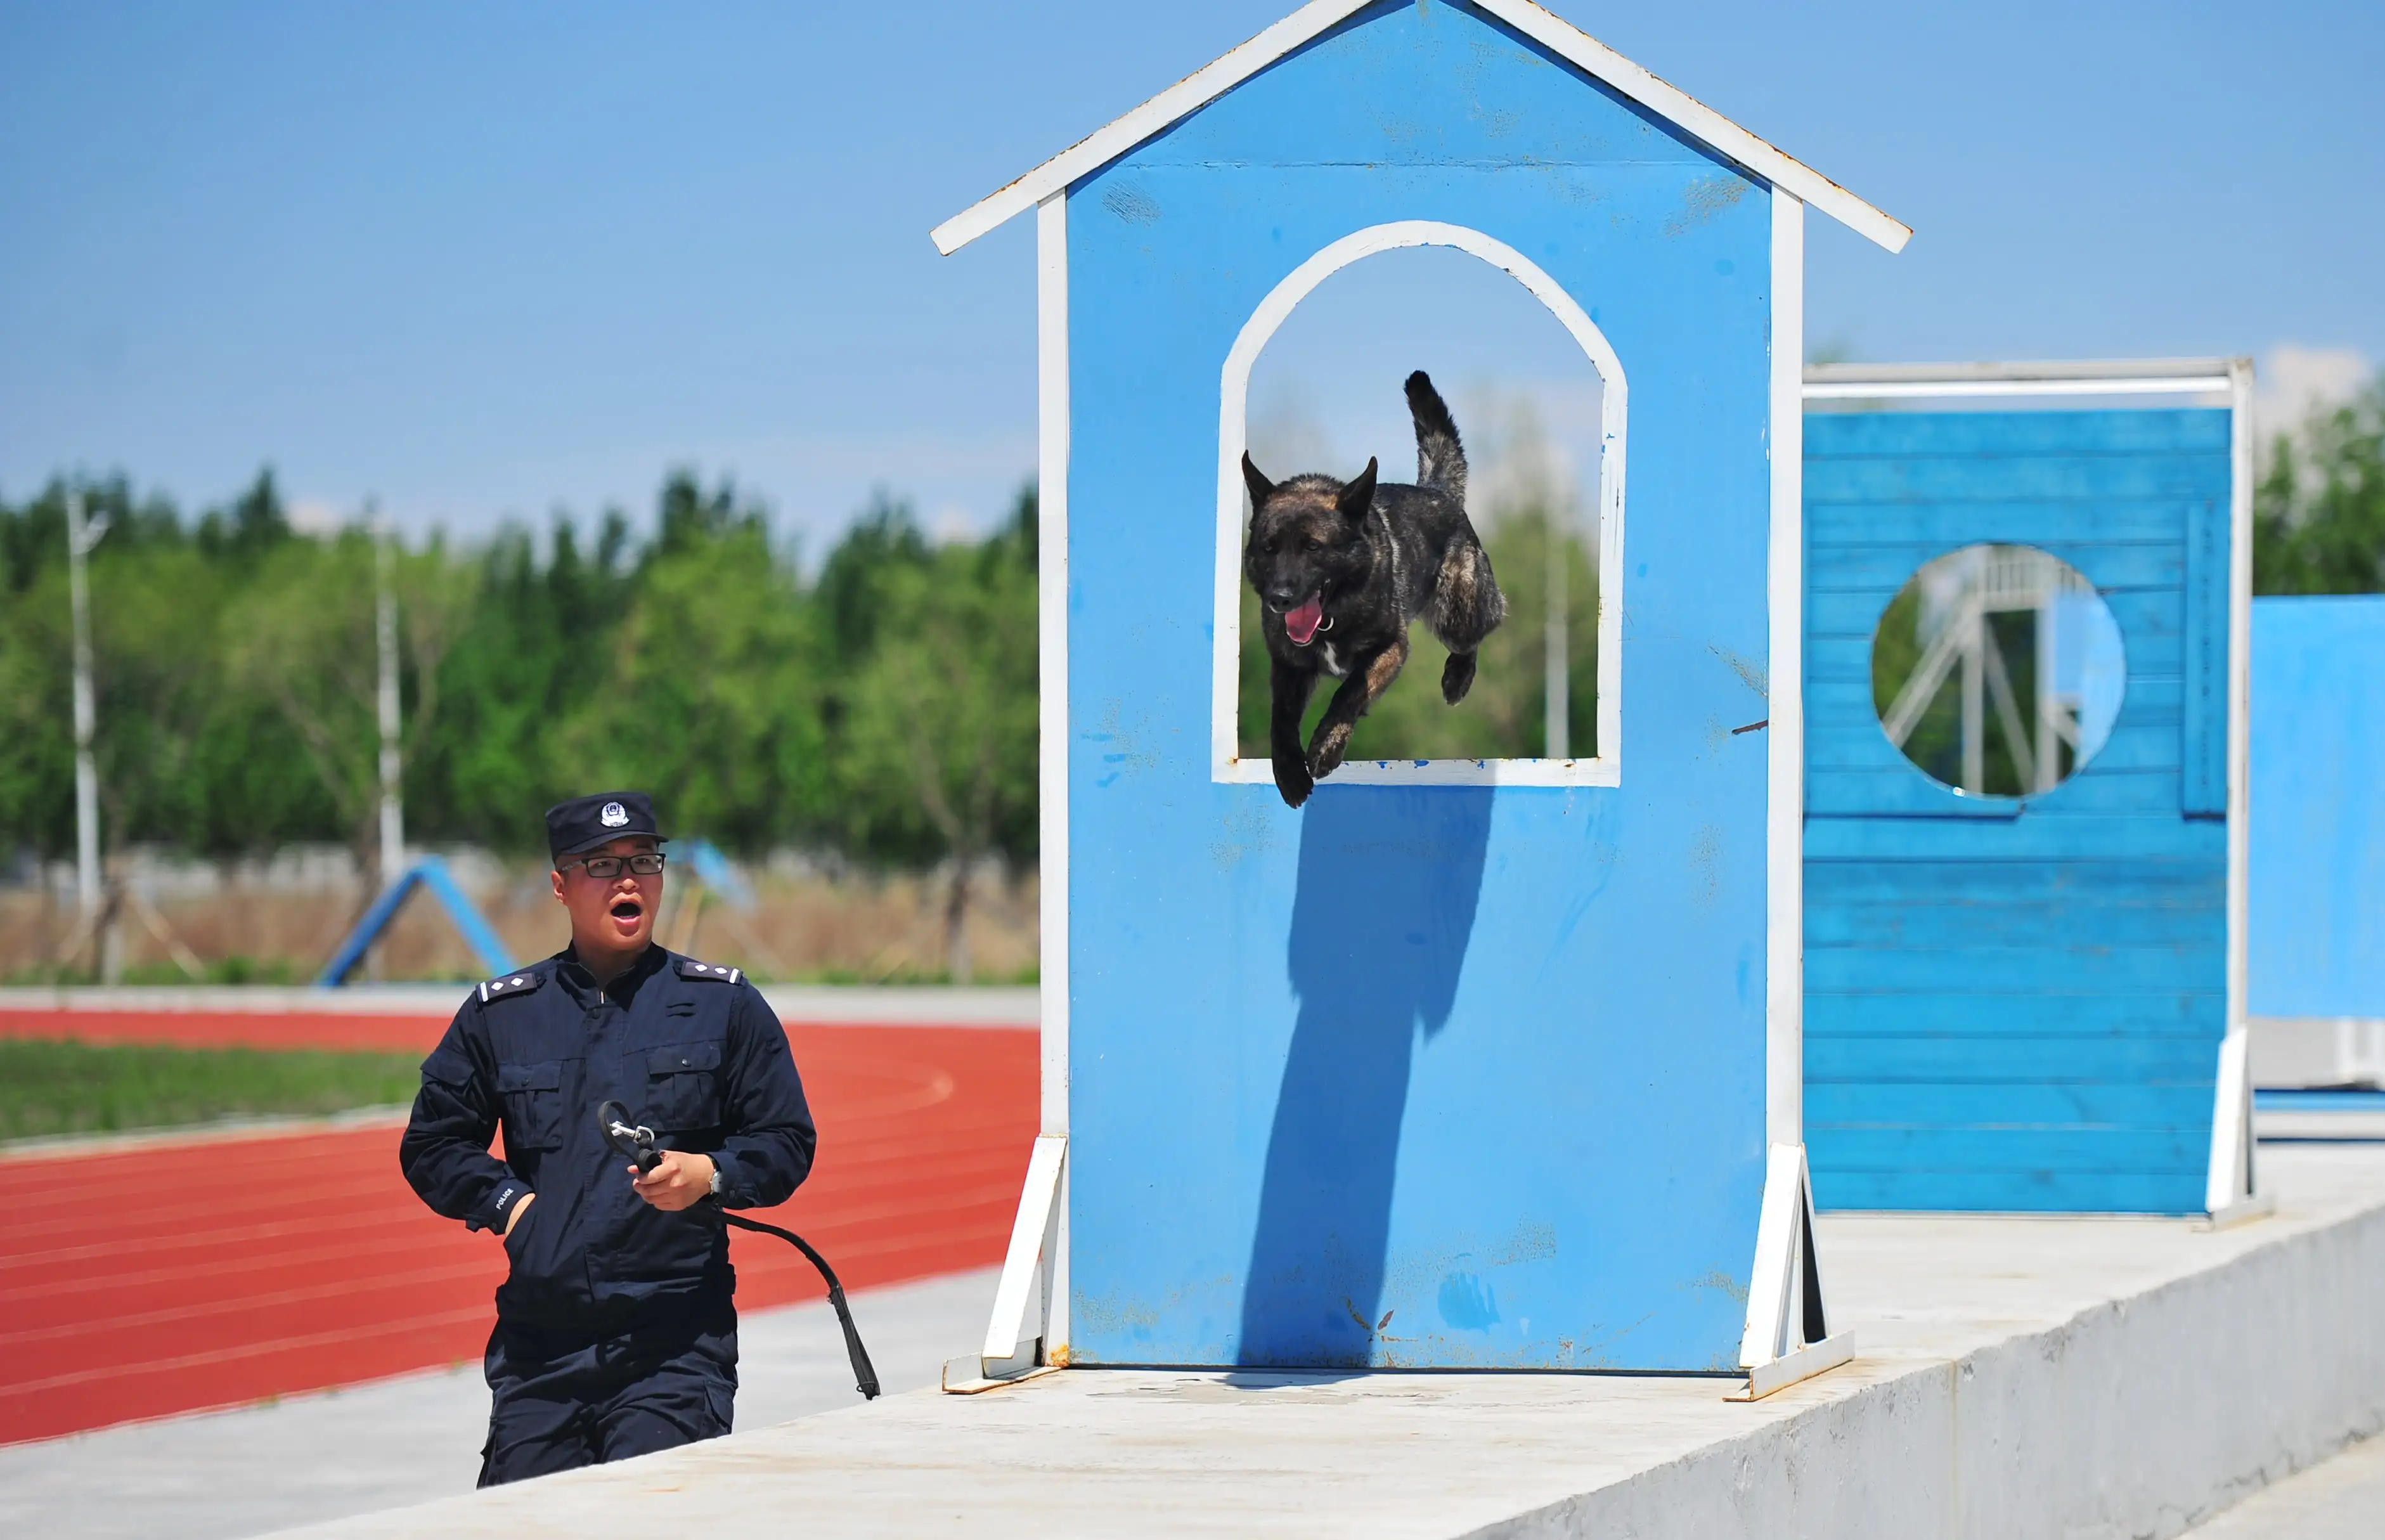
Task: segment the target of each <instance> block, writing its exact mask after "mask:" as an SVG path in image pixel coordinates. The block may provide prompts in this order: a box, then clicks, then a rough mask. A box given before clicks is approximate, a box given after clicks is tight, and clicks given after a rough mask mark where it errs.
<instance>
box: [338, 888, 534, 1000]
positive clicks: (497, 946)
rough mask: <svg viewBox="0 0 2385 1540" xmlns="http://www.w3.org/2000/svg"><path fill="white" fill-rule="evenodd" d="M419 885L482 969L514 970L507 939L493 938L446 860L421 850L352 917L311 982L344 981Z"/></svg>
mask: <svg viewBox="0 0 2385 1540" xmlns="http://www.w3.org/2000/svg"><path fill="white" fill-rule="evenodd" d="M417 888H422V889H425V890H427V891H428V892H429V893H430V894H431V896H432V897H434V898H436V899H438V900H439V907H440V908H442V909H444V910H445V911H446V913H447V918H448V919H449V920H451V921H453V922H454V924H455V926H456V932H457V933H459V934H460V935H462V936H463V938H464V943H465V945H468V946H469V947H471V948H472V952H473V954H474V955H475V956H476V957H478V958H480V959H481V971H482V972H484V973H487V974H489V975H490V976H491V977H494V976H495V975H497V974H499V973H506V972H511V971H512V970H513V967H514V957H513V954H512V953H511V952H508V951H506V944H505V943H504V942H503V941H500V940H499V939H498V938H497V933H496V931H495V930H494V929H493V927H492V926H491V925H490V924H489V922H488V920H485V919H483V918H482V917H481V911H480V910H479V909H477V908H474V907H473V905H472V901H471V899H469V898H468V897H466V896H465V895H464V890H463V889H462V888H460V887H457V886H456V879H455V878H454V876H452V875H451V874H450V873H449V872H448V870H447V863H446V862H445V861H443V860H441V859H440V858H438V857H436V856H425V857H423V858H421V859H420V860H418V861H417V862H415V863H414V864H413V865H412V866H410V867H407V868H406V872H405V874H404V875H403V876H401V877H399V878H398V880H397V881H396V882H394V883H390V884H389V886H387V887H385V888H383V889H382V890H381V896H380V897H379V898H376V899H374V900H373V903H372V908H368V909H367V910H366V911H365V914H364V918H363V919H361V920H357V921H356V929H355V930H353V931H350V932H349V933H348V936H347V939H346V940H344V941H343V942H341V943H340V945H339V948H338V949H337V950H336V951H334V952H333V953H332V954H331V961H330V962H328V963H326V964H324V965H323V972H322V976H321V977H319V978H318V979H317V980H316V981H315V982H316V983H318V984H319V985H321V986H323V987H324V988H327V989H328V988H331V987H333V986H336V985H339V984H343V983H347V982H348V975H349V974H351V973H353V972H355V971H356V965H357V964H358V963H360V962H362V961H364V958H365V953H366V952H367V951H368V950H370V949H371V946H372V944H373V943H374V942H375V941H377V940H379V939H380V937H381V932H383V931H385V930H387V929H388V928H389V924H390V921H391V920H395V919H396V918H397V911H398V910H400V909H402V908H405V907H406V900H407V899H408V898H410V897H412V896H413V895H414V890H415V889H417Z"/></svg>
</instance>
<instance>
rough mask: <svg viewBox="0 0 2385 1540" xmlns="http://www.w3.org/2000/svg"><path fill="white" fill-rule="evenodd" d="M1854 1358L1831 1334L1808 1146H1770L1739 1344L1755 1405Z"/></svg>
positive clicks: (1739, 1397)
mask: <svg viewBox="0 0 2385 1540" xmlns="http://www.w3.org/2000/svg"><path fill="white" fill-rule="evenodd" d="M1853 1357H1854V1338H1853V1336H1852V1334H1851V1333H1847V1332H1844V1331H1842V1332H1840V1333H1837V1334H1835V1335H1833V1334H1832V1333H1831V1332H1830V1329H1829V1312H1828V1311H1827V1310H1826V1309H1825V1308H1824V1302H1823V1295H1822V1268H1821V1261H1820V1258H1818V1257H1817V1255H1816V1251H1815V1246H1814V1194H1813V1181H1812V1177H1811V1175H1810V1173H1808V1171H1806V1168H1805V1146H1803V1145H1774V1146H1772V1147H1771V1153H1770V1155H1769V1157H1768V1158H1767V1160H1766V1162H1765V1170H1764V1207H1763V1209H1762V1211H1761V1213H1760V1215H1759V1216H1758V1218H1757V1221H1756V1226H1755V1271H1754V1276H1753V1277H1752V1278H1751V1279H1750V1280H1749V1281H1748V1290H1747V1330H1746V1333H1745V1334H1744V1335H1742V1337H1741V1338H1740V1344H1739V1362H1740V1367H1742V1369H1745V1370H1746V1371H1747V1372H1748V1383H1747V1387H1746V1388H1745V1390H1743V1391H1742V1392H1739V1393H1736V1394H1734V1395H1732V1396H1729V1397H1728V1399H1730V1400H1734V1401H1752V1400H1756V1399H1760V1398H1761V1397H1763V1396H1769V1395H1771V1394H1772V1393H1773V1392H1774V1391H1776V1390H1779V1389H1780V1388H1781V1387H1782V1386H1784V1385H1791V1384H1794V1383H1797V1382H1798V1381H1800V1380H1804V1379H1809V1378H1811V1377H1812V1376H1814V1375H1816V1374H1819V1373H1820V1372H1822V1371H1824V1370H1826V1369H1835V1368H1837V1367H1838V1366H1839V1365H1840V1364H1842V1363H1844V1362H1846V1361H1847V1360H1848V1359H1849V1358H1853Z"/></svg>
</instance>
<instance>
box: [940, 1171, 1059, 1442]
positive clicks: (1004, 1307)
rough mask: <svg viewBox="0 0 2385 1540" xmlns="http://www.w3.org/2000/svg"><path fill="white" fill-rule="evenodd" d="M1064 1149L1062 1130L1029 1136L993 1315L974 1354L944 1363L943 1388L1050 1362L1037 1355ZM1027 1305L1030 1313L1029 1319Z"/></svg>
mask: <svg viewBox="0 0 2385 1540" xmlns="http://www.w3.org/2000/svg"><path fill="white" fill-rule="evenodd" d="M1067 1158H1068V1138H1067V1136H1066V1135H1064V1134H1045V1135H1043V1136H1042V1137H1040V1138H1038V1139H1037V1140H1036V1141H1035V1151H1034V1153H1033V1154H1032V1155H1031V1156H1030V1157H1029V1158H1028V1161H1027V1183H1026V1186H1025V1189H1024V1190H1023V1191H1022V1192H1021V1193H1020V1194H1019V1196H1018V1218H1017V1219H1015V1220H1013V1221H1011V1226H1010V1251H1009V1254H1008V1255H1007V1256H1006V1257H1005V1258H1004V1260H1003V1264H1002V1279H1001V1282H999V1283H996V1284H995V1285H994V1291H993V1318H992V1319H991V1320H989V1321H987V1322H986V1328H985V1341H984V1343H983V1345H982V1346H980V1348H979V1350H978V1351H977V1352H976V1353H975V1354H973V1355H970V1356H968V1357H966V1358H954V1359H951V1360H950V1361H948V1362H947V1363H946V1364H945V1365H944V1376H943V1383H944V1388H945V1389H946V1390H947V1391H950V1392H952V1393H953V1394H955V1395H957V1396H971V1395H975V1394H977V1393H978V1392H980V1391H983V1390H990V1389H992V1388H993V1386H994V1385H997V1384H1004V1383H1010V1382H1012V1381H1015V1380H1020V1379H1024V1378H1026V1377H1027V1376H1029V1375H1030V1374H1032V1373H1035V1372H1038V1371H1041V1370H1043V1369H1044V1368H1047V1367H1056V1366H1048V1365H1045V1364H1044V1363H1043V1361H1042V1360H1043V1339H1044V1324H1045V1322H1046V1321H1048V1320H1049V1319H1050V1316H1051V1308H1052V1300H1051V1288H1052V1260H1053V1256H1054V1253H1055V1251H1056V1249H1057V1246H1056V1242H1057V1239H1058V1236H1057V1227H1058V1224H1059V1218H1060V1207H1059V1198H1060V1171H1061V1167H1062V1166H1063V1164H1064V1163H1065V1162H1066V1160H1067ZM1030 1306H1031V1307H1032V1308H1033V1309H1034V1313H1035V1319H1034V1320H1033V1321H1031V1322H1030V1321H1029V1319H1028V1311H1029V1308H1030Z"/></svg>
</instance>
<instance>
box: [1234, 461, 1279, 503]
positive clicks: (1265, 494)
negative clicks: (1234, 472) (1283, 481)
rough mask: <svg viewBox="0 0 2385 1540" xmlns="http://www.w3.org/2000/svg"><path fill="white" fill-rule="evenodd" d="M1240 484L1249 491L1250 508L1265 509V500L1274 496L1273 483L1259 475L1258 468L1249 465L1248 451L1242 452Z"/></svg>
mask: <svg viewBox="0 0 2385 1540" xmlns="http://www.w3.org/2000/svg"><path fill="white" fill-rule="evenodd" d="M1242 484H1243V485H1244V486H1246V487H1248V488H1250V489H1251V507H1254V508H1263V507H1267V499H1268V498H1270V497H1272V496H1274V495H1275V483H1274V482H1270V481H1268V480H1267V478H1266V477H1265V476H1262V475H1260V474H1259V468H1258V467H1257V466H1255V465H1253V464H1252V463H1251V457H1250V451H1248V450H1244V451H1243V452H1242Z"/></svg>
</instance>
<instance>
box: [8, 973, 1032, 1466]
mask: <svg viewBox="0 0 2385 1540" xmlns="http://www.w3.org/2000/svg"><path fill="white" fill-rule="evenodd" d="M35 1022H38V1023H39V1025H40V1027H41V1028H42V1029H44V1030H41V1031H39V1032H38V1033H36V1032H34V1031H31V1030H29V1029H30V1028H31V1027H32V1026H33V1025H34V1023H35ZM301 1023H307V1024H311V1026H312V1027H313V1029H314V1032H313V1035H312V1036H311V1037H307V1036H304V1035H301V1034H300V1033H301V1027H300V1024H301ZM443 1027H444V1023H443V1022H441V1021H437V1020H428V1019H425V1018H420V1017H414V1018H406V1017H393V1018H361V1017H320V1016H318V1017H298V1016H200V1015H196V1014H193V1015H181V1016H166V1015H157V1016H145V1017H142V1018H138V1019H137V1020H134V1019H127V1018H125V1017H120V1016H119V1017H110V1016H100V1015H97V1014H96V1013H94V1014H81V1013H77V1014H71V1015H69V1014H61V1013H54V1012H38V1013H33V1012H11V1013H8V1014H7V1015H6V1017H0V1035H6V1036H19V1037H21V1036H31V1035H40V1036H44V1037H58V1036H69V1035H71V1036H74V1037H78V1038H82V1039H85V1040H88V1041H108V1042H136V1041H145V1042H159V1041H164V1042H171V1043H176V1044H181V1045H188V1046H199V1045H233V1044H247V1045H256V1046H276V1047H284V1046H286V1047H296V1046H306V1045H319V1046H330V1045H338V1046H341V1047H347V1048H368V1047H369V1048H392V1049H396V1048H407V1049H413V1048H422V1049H427V1048H428V1047H429V1045H431V1042H433V1041H435V1040H436V1038H437V1036H438V1034H439V1033H440V1032H441V1031H442V1030H443ZM788 1035H789V1037H790V1038H791V1039H792V1040H793V1045H794V1051H795V1059H796V1062H797V1063H798V1064H800V1065H801V1066H802V1067H803V1071H804V1082H805V1088H806V1089H807V1090H808V1091H809V1093H810V1095H811V1100H812V1106H813V1110H814V1114H815V1116H816V1117H817V1118H818V1121H819V1127H820V1153H819V1166H818V1171H816V1172H815V1173H814V1175H813V1176H812V1178H811V1179H810V1180H809V1181H808V1182H806V1183H805V1184H804V1186H803V1188H802V1189H801V1190H800V1191H798V1192H797V1193H796V1195H795V1196H794V1197H793V1199H792V1200H790V1201H789V1202H788V1203H787V1204H785V1205H784V1206H783V1207H781V1208H776V1209H769V1210H763V1211H761V1213H760V1214H759V1216H758V1217H763V1218H768V1219H770V1220H772V1221H777V1222H779V1223H781V1224H784V1225H786V1226H788V1227H789V1228H792V1229H794V1230H797V1231H800V1232H801V1233H803V1235H804V1236H805V1238H806V1239H808V1240H810V1241H811V1242H812V1243H813V1244H814V1245H816V1246H818V1247H819V1248H820V1249H821V1250H822V1251H823V1252H825V1253H827V1255H828V1258H829V1259H830V1261H832V1262H834V1263H835V1264H836V1268H837V1272H838V1274H839V1275H840V1276H841V1277H842V1278H843V1281H844V1283H845V1284H846V1286H847V1287H849V1288H851V1287H867V1286H869V1285H871V1284H880V1283H898V1282H901V1281H902V1280H905V1279H909V1278H919V1277H925V1276H929V1275H931V1274H935V1273H940V1272H949V1271H955V1270H958V1269H963V1268H974V1267H985V1266H990V1265H993V1264H994V1263H997V1262H999V1261H1000V1260H1001V1259H1002V1255H1003V1250H1004V1248H1005V1246H1006V1245H1007V1244H1008V1241H1009V1236H1010V1223H1011V1216H1012V1210H1013V1209H1014V1208H1016V1207H1017V1205H1018V1189H1019V1184H1020V1183H1021V1181H1022V1180H1023V1178H1024V1176H1025V1173H1026V1168H1027V1157H1028V1153H1029V1150H1030V1146H1031V1145H1032V1143H1033V1141H1034V1137H1035V1128H1036V1039H1035V1034H1034V1033H1032V1032H1022V1031H1017V1030H1001V1029H984V1028H957V1027H882V1026H872V1027H818V1026H795V1027H790V1028H789V1029H788ZM397 1136H398V1130H397V1128H396V1126H395V1125H388V1126H380V1127H371V1128H360V1129H342V1130H338V1131H334V1132H321V1131H313V1132H305V1133H281V1134H272V1133H260V1134H258V1135H256V1136H250V1137H241V1138H216V1139H209V1140H205V1141H194V1142H189V1143H177V1144H170V1145H152V1146H144V1147H139V1148H130V1149H119V1150H109V1151H103V1152H97V1153H90V1152H83V1151H77V1152H75V1153H74V1154H73V1155H72V1156H71V1161H72V1165H71V1169H70V1170H62V1169H61V1167H60V1164H59V1162H58V1160H57V1159H56V1158H48V1157H44V1156H39V1155H19V1156H17V1157H14V1158H8V1159H5V1160H0V1213H5V1214H6V1215H7V1216H8V1219H7V1223H6V1227H5V1229H0V1443H15V1442H19V1441H22V1440H25V1439H32V1438H46V1437H52V1436H55V1435H56V1434H67V1433H73V1432H77V1431H80V1430H81V1429H85V1428H95V1427H101V1426H105V1425H106V1424H108V1423H112V1422H122V1421H131V1420H134V1419H138V1418H145V1417H158V1416H164V1415H167V1414H169V1413H174V1412H181V1411H192V1410H196V1409H201V1408H206V1407H220V1406H228V1405H236V1404H239V1403H242V1402H246V1401H252V1400H256V1399H258V1398H260V1397H265V1396H279V1395H288V1394H291V1393H293V1392H298V1391H305V1390H315V1389H320V1388H322V1387H325V1386H329V1385H337V1384H347V1383H354V1382H356V1381H359V1380H367V1379H373V1378H376V1377H379V1376H381V1375H385V1374H394V1373H400V1372H403V1371H406V1370H412V1369H424V1368H430V1367H433V1366H437V1365H442V1364H448V1363H454V1362H457V1361H469V1360H473V1359H477V1358H479V1357H480V1356H481V1348H482V1347H483V1346H485V1345H486V1343H487V1340H488V1334H489V1327H490V1325H491V1323H492V1322H493V1321H494V1319H495V1316H494V1311H493V1307H492V1305H491V1303H490V1297H491V1295H492V1293H493V1291H494V1289H495V1288H496V1285H497V1283H499V1282H500V1281H501V1280H502V1278H503V1276H504V1273H505V1254H504V1251H503V1249H502V1248H501V1246H500V1244H499V1243H498V1241H497V1240H496V1239H495V1238H494V1237H493V1236H491V1235H489V1234H487V1233H477V1234H476V1233H468V1232H467V1231H466V1230H465V1229H464V1227H463V1226H462V1225H460V1224H457V1223H456V1222H454V1221H449V1220H443V1219H440V1218H438V1217H436V1216H435V1215H433V1214H431V1212H430V1211H429V1210H427V1209H425V1208H423V1207H422V1205H421V1203H420V1201H419V1200H418V1199H417V1198H416V1197H415V1196H414V1194H413V1192H412V1190H411V1189H409V1188H408V1187H407V1186H406V1183H405V1181H404V1179H403V1178H401V1177H400V1176H399V1175H398V1171H397ZM730 1254H731V1257H732V1258H733V1259H734V1261H735V1263H736V1266H737V1276H738V1287H737V1297H738V1301H739V1303H740V1304H742V1305H744V1306H746V1307H748V1308H752V1307H757V1306H766V1305H780V1304H787V1303H790V1302H793V1301H795V1300H800V1299H808V1298H814V1297H818V1296H819V1294H820V1292H821V1290H820V1284H819V1279H818V1274H817V1273H815V1272H813V1271H812V1270H811V1268H810V1266H809V1265H808V1264H807V1263H805V1261H804V1259H803V1258H801V1257H800V1256H798V1255H796V1253H795V1251H794V1249H793V1247H791V1246H787V1245H786V1244H785V1243H784V1242H782V1241H779V1240H775V1239H773V1238H771V1237H769V1236H767V1235H749V1234H732V1236H731V1238H730Z"/></svg>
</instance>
